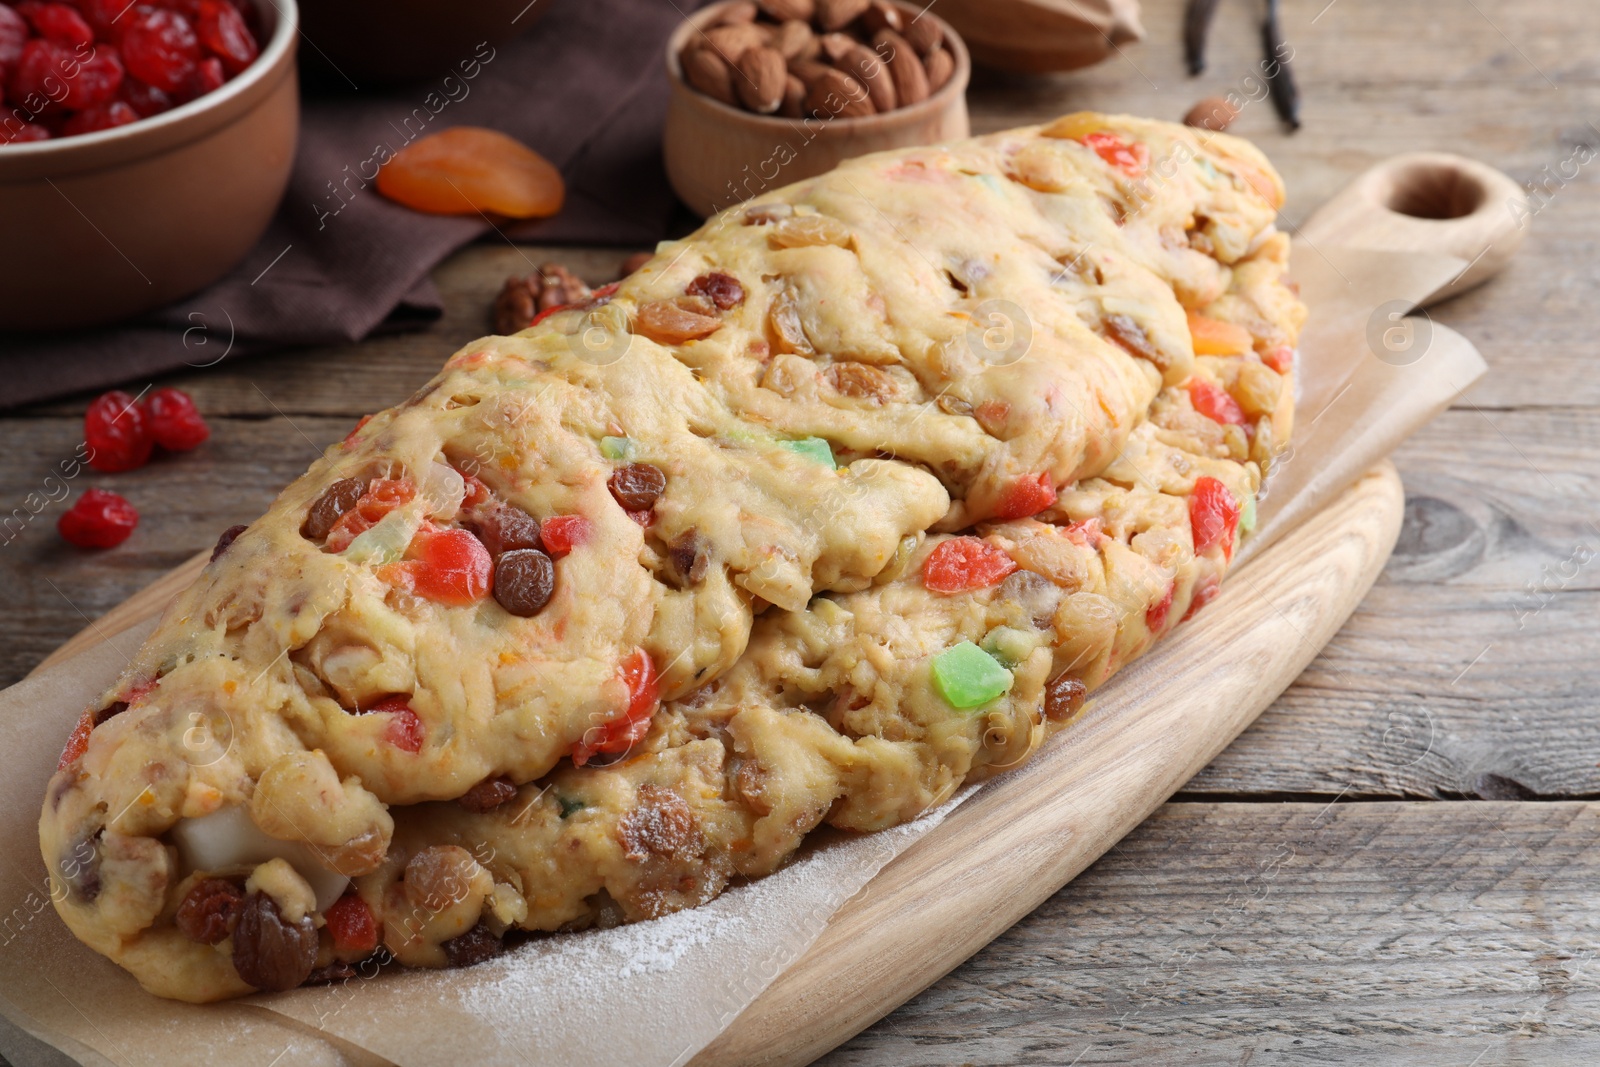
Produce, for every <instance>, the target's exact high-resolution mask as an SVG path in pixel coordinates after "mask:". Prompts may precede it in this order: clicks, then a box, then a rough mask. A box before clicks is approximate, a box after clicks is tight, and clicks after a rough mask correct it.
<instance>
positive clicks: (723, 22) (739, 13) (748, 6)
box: [717, 0, 756, 26]
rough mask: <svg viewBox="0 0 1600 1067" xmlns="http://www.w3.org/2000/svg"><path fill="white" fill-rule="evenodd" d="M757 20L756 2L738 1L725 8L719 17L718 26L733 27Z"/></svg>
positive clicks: (751, 0)
mask: <svg viewBox="0 0 1600 1067" xmlns="http://www.w3.org/2000/svg"><path fill="white" fill-rule="evenodd" d="M755 20H756V5H755V0H736V2H735V3H732V4H729V5H728V6H727V7H725V8H723V10H722V14H721V15H719V16H718V17H717V25H719V26H732V25H736V24H738V23H741V22H754V21H755Z"/></svg>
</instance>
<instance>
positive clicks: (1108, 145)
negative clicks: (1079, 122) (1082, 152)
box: [1078, 130, 1150, 178]
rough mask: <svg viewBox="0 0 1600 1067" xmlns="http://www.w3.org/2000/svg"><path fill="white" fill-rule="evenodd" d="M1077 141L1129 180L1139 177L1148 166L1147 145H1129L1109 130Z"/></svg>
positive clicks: (1138, 143) (1148, 154)
mask: <svg viewBox="0 0 1600 1067" xmlns="http://www.w3.org/2000/svg"><path fill="white" fill-rule="evenodd" d="M1078 140H1079V141H1080V142H1082V143H1083V144H1084V145H1085V146H1086V147H1088V148H1090V149H1092V150H1093V151H1094V154H1095V155H1097V156H1099V157H1100V158H1101V159H1103V160H1105V161H1106V162H1107V163H1109V164H1111V165H1112V166H1113V167H1115V168H1117V169H1118V170H1120V171H1121V172H1122V173H1124V174H1126V175H1127V176H1128V177H1130V178H1138V177H1141V176H1142V175H1143V174H1144V172H1145V169H1146V168H1147V167H1149V166H1150V146H1149V145H1147V144H1144V143H1143V142H1134V143H1129V142H1127V141H1124V140H1123V139H1122V138H1121V137H1119V136H1117V135H1116V134H1114V133H1112V132H1111V131H1110V130H1098V131H1096V132H1094V133H1089V134H1084V135H1083V136H1082V137H1080V138H1078Z"/></svg>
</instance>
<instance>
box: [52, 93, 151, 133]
mask: <svg viewBox="0 0 1600 1067" xmlns="http://www.w3.org/2000/svg"><path fill="white" fill-rule="evenodd" d="M139 118H140V115H139V113H138V112H137V111H135V110H134V109H133V106H132V105H131V104H128V103H127V102H125V101H122V100H112V101H111V102H110V103H106V104H96V105H95V106H93V107H86V108H84V109H83V110H82V111H80V112H78V113H77V114H76V115H73V116H72V117H71V118H70V119H68V120H67V121H66V124H65V125H63V126H62V127H61V133H62V134H63V135H64V136H67V137H73V136H76V135H77V134H80V133H94V132H95V131H96V130H109V129H112V128H113V127H116V126H126V125H127V124H128V123H130V122H138V121H139Z"/></svg>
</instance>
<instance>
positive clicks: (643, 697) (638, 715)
mask: <svg viewBox="0 0 1600 1067" xmlns="http://www.w3.org/2000/svg"><path fill="white" fill-rule="evenodd" d="M619 673H620V674H621V675H622V681H623V684H624V685H626V686H627V687H628V706H627V708H625V709H624V710H623V713H622V714H621V715H619V716H617V717H616V718H614V719H612V720H610V721H609V722H606V723H603V724H602V725H600V726H595V727H591V728H590V729H589V730H587V731H586V732H585V733H584V735H583V739H582V740H581V741H579V742H578V743H577V744H576V745H574V746H573V748H572V762H573V763H575V764H576V765H577V766H579V767H582V766H583V765H584V764H586V763H588V762H589V761H590V760H591V759H593V758H594V757H595V756H597V755H599V754H601V753H606V754H607V755H616V754H618V753H622V752H627V751H628V750H629V749H630V748H632V747H633V746H634V745H636V744H638V743H639V742H640V741H643V740H644V738H645V735H646V734H648V733H649V732H650V719H651V718H652V717H653V716H654V715H655V713H656V708H657V707H658V706H659V705H660V703H661V699H660V698H661V682H660V679H659V678H658V677H657V676H656V664H655V660H653V659H651V658H650V653H648V652H646V651H645V650H644V649H642V648H636V649H634V650H633V652H632V653H630V654H629V656H628V658H627V659H625V660H623V661H622V664H621V667H620V669H619Z"/></svg>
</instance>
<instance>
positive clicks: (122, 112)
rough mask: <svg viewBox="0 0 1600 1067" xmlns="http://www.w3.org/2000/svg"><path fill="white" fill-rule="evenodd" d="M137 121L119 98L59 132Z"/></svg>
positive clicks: (89, 130) (84, 112) (68, 133)
mask: <svg viewBox="0 0 1600 1067" xmlns="http://www.w3.org/2000/svg"><path fill="white" fill-rule="evenodd" d="M138 121H139V113H138V112H137V111H135V110H134V109H133V107H132V106H131V105H129V104H127V103H125V102H123V101H121V100H113V101H111V102H110V103H106V104H96V105H95V106H94V107H86V108H84V109H83V110H82V111H80V112H78V113H77V114H75V115H73V116H72V117H71V118H70V119H68V120H67V124H66V125H65V126H63V127H61V132H62V134H63V135H64V136H67V137H71V136H73V135H75V134H80V133H94V132H95V131H96V130H109V129H111V128H112V127H115V126H126V125H127V124H128V123H130V122H138ZM162 443H163V444H165V443H166V442H162Z"/></svg>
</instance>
